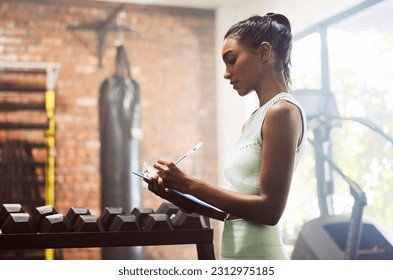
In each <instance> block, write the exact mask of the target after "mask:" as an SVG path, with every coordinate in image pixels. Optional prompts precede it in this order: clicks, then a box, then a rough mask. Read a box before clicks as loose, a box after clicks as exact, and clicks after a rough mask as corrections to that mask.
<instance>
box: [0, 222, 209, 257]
mask: <svg viewBox="0 0 393 280" xmlns="http://www.w3.org/2000/svg"><path fill="white" fill-rule="evenodd" d="M181 244H196V247H197V253H198V259H201V260H209V259H210V260H211V259H215V256H214V248H213V230H212V229H192V230H186V229H176V230H152V231H137V232H66V233H18V234H16V233H10V234H0V248H1V249H4V250H7V249H13V250H14V249H46V248H87V247H118V246H152V245H181Z"/></svg>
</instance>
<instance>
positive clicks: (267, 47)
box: [260, 42, 272, 63]
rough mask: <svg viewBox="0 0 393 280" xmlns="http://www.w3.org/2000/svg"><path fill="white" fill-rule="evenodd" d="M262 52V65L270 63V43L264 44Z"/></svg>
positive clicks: (261, 48)
mask: <svg viewBox="0 0 393 280" xmlns="http://www.w3.org/2000/svg"><path fill="white" fill-rule="evenodd" d="M260 50H261V61H262V63H265V62H267V61H269V59H270V58H271V57H272V45H270V44H269V43H268V42H262V43H261V47H260Z"/></svg>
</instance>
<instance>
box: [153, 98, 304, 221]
mask: <svg viewBox="0 0 393 280" xmlns="http://www.w3.org/2000/svg"><path fill="white" fill-rule="evenodd" d="M301 124H302V122H301V115H300V111H299V109H298V108H297V107H296V106H295V105H293V104H291V103H289V102H286V101H279V102H277V103H276V104H275V105H273V106H272V107H271V108H270V109H269V110H268V111H267V113H266V116H265V122H264V124H263V126H262V130H261V133H262V137H263V152H262V158H261V169H260V195H249V194H242V193H238V192H233V191H230V190H226V189H223V188H220V187H217V186H214V185H212V184H210V183H207V182H204V181H202V180H199V179H196V178H194V177H191V176H190V175H188V174H187V173H185V172H184V171H182V170H181V169H179V168H178V167H177V166H176V165H175V164H174V163H173V162H170V161H166V160H158V161H157V163H156V164H154V168H156V169H157V170H158V172H157V174H158V176H159V177H160V178H161V179H162V181H161V182H160V179H158V178H155V180H153V181H152V183H150V184H149V189H150V190H151V191H153V192H154V193H156V194H157V195H160V196H162V195H164V193H165V192H166V191H165V187H166V188H173V189H177V190H179V191H181V192H183V193H188V194H191V195H193V196H195V197H197V198H199V199H201V200H203V201H205V202H207V203H209V204H211V205H214V206H215V207H217V208H219V209H221V210H223V211H225V212H227V213H230V214H232V215H234V216H236V217H239V218H243V219H246V220H250V221H253V222H257V223H262V224H267V225H275V224H276V223H277V222H278V221H279V219H280V218H281V215H282V213H283V211H284V209H285V205H286V201H287V197H288V193H289V188H290V184H291V179H292V173H293V167H294V162H295V154H296V148H297V145H298V141H299V139H300V135H301V130H302V125H301ZM164 186H165V187H164Z"/></svg>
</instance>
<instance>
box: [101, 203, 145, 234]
mask: <svg viewBox="0 0 393 280" xmlns="http://www.w3.org/2000/svg"><path fill="white" fill-rule="evenodd" d="M100 220H101V223H102V224H103V226H104V228H105V230H109V231H138V230H140V227H139V224H138V219H137V217H136V216H135V215H133V214H125V213H124V211H123V208H121V207H105V208H104V211H103V212H102V214H101V217H100Z"/></svg>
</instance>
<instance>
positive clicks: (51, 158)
mask: <svg viewBox="0 0 393 280" xmlns="http://www.w3.org/2000/svg"><path fill="white" fill-rule="evenodd" d="M45 107H46V113H47V116H48V121H49V127H48V130H47V131H46V134H45V141H46V146H47V151H48V159H47V163H46V174H45V176H46V178H45V179H46V180H45V203H46V205H52V206H55V92H54V91H53V90H48V91H47V92H46V95H45ZM45 258H46V259H47V260H54V259H55V254H54V249H46V250H45Z"/></svg>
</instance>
